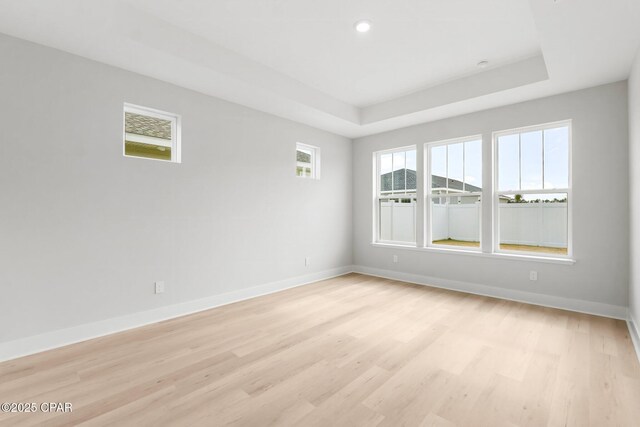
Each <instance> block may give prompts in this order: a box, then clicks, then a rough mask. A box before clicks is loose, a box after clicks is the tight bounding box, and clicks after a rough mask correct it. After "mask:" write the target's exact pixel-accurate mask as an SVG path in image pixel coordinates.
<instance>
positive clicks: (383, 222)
mask: <svg viewBox="0 0 640 427" xmlns="http://www.w3.org/2000/svg"><path fill="white" fill-rule="evenodd" d="M415 236H416V202H415V201H414V202H411V203H396V202H386V201H384V202H380V240H389V241H394V242H415V241H416V240H415V239H416V238H415Z"/></svg>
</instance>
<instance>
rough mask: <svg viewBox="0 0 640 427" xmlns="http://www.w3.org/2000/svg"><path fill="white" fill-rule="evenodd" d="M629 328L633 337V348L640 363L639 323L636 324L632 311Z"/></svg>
mask: <svg viewBox="0 0 640 427" xmlns="http://www.w3.org/2000/svg"><path fill="white" fill-rule="evenodd" d="M627 327H628V328H629V335H630V336H631V341H632V342H633V347H634V348H635V349H636V357H637V358H638V362H640V330H638V322H636V320H635V318H634V317H633V314H631V311H629V319H628V320H627Z"/></svg>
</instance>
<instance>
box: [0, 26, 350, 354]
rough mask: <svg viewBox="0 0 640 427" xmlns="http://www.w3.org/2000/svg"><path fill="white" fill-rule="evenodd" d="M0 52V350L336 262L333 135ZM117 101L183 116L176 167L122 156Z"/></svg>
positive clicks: (87, 69) (10, 47) (342, 198)
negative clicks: (309, 165)
mask: <svg viewBox="0 0 640 427" xmlns="http://www.w3.org/2000/svg"><path fill="white" fill-rule="evenodd" d="M0 58H2V62H1V66H0V121H1V123H0V195H1V196H2V199H1V202H0V287H1V297H0V324H2V325H4V327H3V328H2V330H1V331H0V342H3V341H9V340H12V339H16V338H21V337H26V336H30V335H34V334H38V333H43V332H47V331H52V330H56V329H61V328H65V327H70V326H75V325H78V324H83V323H87V322H92V321H97V320H102V319H106V318H110V317H115V316H120V315H126V314H130V313H135V312H139V311H142V310H148V309H153V308H157V307H160V306H165V305H170V304H175V303H179V302H184V301H190V300H194V299H199V298H204V297H208V296H212V295H217V294H221V293H225V292H229V291H234V290H238V289H243V288H248V287H251V286H255V285H260V284H264V283H268V282H272V281H277V280H283V279H287V278H291V277H295V276H301V275H307V274H310V273H314V272H319V271H324V270H328V269H332V268H336V267H341V266H345V265H350V264H351V261H352V259H351V258H352V246H351V244H352V243H351V242H352V239H351V236H352V230H351V226H352V222H351V218H352V215H351V165H352V161H351V142H350V141H349V140H348V139H347V138H344V137H340V136H336V135H332V134H330V133H327V132H324V131H320V130H316V129H313V128H310V127H308V126H304V125H300V124H296V123H293V122H290V121H287V120H283V119H280V118H277V117H274V116H271V115H268V114H264V113H261V112H257V111H254V110H251V109H248V108H245V107H242V106H239V105H236V104H232V103H229V102H225V101H222V100H220V99H216V98H212V97H208V96H204V95H201V94H198V93H195V92H192V91H189V90H185V89H182V88H179V87H176V86H173V85H170V84H166V83H163V82H160V81H157V80H154V79H151V78H147V77H143V76H140V75H137V74H133V73H129V72H126V71H122V70H119V69H116V68H113V67H109V66H106V65H102V64H99V63H97V62H93V61H89V60H86V59H82V58H79V57H76V56H73V55H69V54H66V53H63V52H60V51H57V50H53V49H50V48H46V47H42V46H38V45H35V44H31V43H28V42H25V41H21V40H18V39H14V38H10V37H7V36H2V35H0ZM124 102H130V103H134V104H139V105H143V106H148V107H153V108H157V109H161V110H165V111H170V112H174V113H178V114H181V115H182V164H169V163H163V162H157V161H152V160H144V159H136V158H125V157H123V155H122V126H123V125H122V117H123V113H122V107H123V103H124ZM296 141H301V142H304V143H307V144H312V145H317V146H319V147H321V149H322V179H321V180H320V181H312V180H305V179H301V178H296V177H295V176H294V168H295V143H296ZM305 256H310V257H311V266H310V267H305V266H304V257H305ZM156 280H164V281H165V282H166V286H167V292H166V293H165V294H162V295H154V293H153V282H154V281H156Z"/></svg>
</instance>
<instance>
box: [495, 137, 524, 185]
mask: <svg viewBox="0 0 640 427" xmlns="http://www.w3.org/2000/svg"><path fill="white" fill-rule="evenodd" d="M518 140H519V136H518V135H517V134H516V135H507V136H501V137H499V138H498V188H499V189H500V190H519V189H520V177H519V175H520V161H519V159H520V149H519V147H518V145H519V144H518Z"/></svg>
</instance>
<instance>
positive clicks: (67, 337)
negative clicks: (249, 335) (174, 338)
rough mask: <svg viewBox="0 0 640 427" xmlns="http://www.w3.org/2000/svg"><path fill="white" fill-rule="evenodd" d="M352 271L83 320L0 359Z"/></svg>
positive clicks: (8, 349) (9, 348)
mask: <svg viewBox="0 0 640 427" xmlns="http://www.w3.org/2000/svg"><path fill="white" fill-rule="evenodd" d="M352 271H353V268H352V266H350V265H349V266H344V267H337V268H332V269H329V270H324V271H319V272H316V273H311V274H306V275H303V276H297V277H292V278H289V279H284V280H280V281H276V282H271V283H265V284H262V285H258V286H253V287H251V288H247V289H241V290H238V291H233V292H227V293H224V294H219V295H214V296H211V297H206V298H201V299H197V300H192V301H187V302H183V303H179V304H172V305H167V306H163V307H158V308H154V309H152V310H147V311H141V312H138V313H132V314H128V315H125V316H119V317H113V318H110V319H105V320H100V321H97V322H91V323H85V324H81V325H78V326H73V327H71V328H66V329H59V330H56V331H51V332H45V333H43V334H39V335H33V336H30V337H26V338H20V339H17V340H13V341H7V342H4V343H0V362H3V361H7V360H11V359H16V358H18V357H23V356H28V355H31V354H35V353H40V352H43V351H47V350H52V349H55V348H59V347H64V346H66V345H70V344H75V343H78V342H82V341H87V340H90V339H93V338H98V337H102V336H105V335H110V334H114V333H117V332H122V331H126V330H129V329H134V328H139V327H141V326H145V325H149V324H152V323H157V322H160V321H163V320H168V319H173V318H176V317H181V316H186V315H189V314H193V313H197V312H200V311H204V310H209V309H211V308H215V307H220V306H223V305H227V304H231V303H234V302H239V301H244V300H247V299H251V298H256V297H259V296H263V295H268V294H272V293H275V292H280V291H284V290H286V289H291V288H296V287H298V286H304V285H308V284H311V283H314V282H318V281H320V280H326V279H331V278H333V277H338V276H342V275H344V274H348V273H350V272H352Z"/></svg>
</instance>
